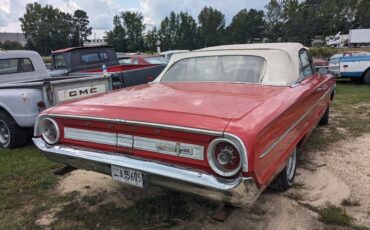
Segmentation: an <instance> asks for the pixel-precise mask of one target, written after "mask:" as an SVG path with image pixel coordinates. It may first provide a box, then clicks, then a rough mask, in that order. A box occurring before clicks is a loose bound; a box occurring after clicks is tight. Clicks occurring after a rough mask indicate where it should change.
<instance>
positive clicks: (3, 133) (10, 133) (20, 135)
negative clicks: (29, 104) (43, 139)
mask: <svg viewBox="0 0 370 230" xmlns="http://www.w3.org/2000/svg"><path fill="white" fill-rule="evenodd" d="M27 141H28V133H27V130H26V129H23V128H21V127H19V126H18V124H17V123H16V122H15V120H14V119H13V118H12V117H11V116H10V115H9V114H8V113H6V112H4V111H0V148H4V149H11V148H15V147H20V146H24V145H25V144H26V143H27Z"/></svg>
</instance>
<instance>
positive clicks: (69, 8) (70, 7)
mask: <svg viewBox="0 0 370 230" xmlns="http://www.w3.org/2000/svg"><path fill="white" fill-rule="evenodd" d="M63 2H64V4H63V5H62V6H61V7H60V10H61V11H64V12H68V13H71V14H72V13H73V12H74V11H75V10H80V9H81V7H80V6H79V5H78V4H77V3H76V2H75V1H73V0H63Z"/></svg>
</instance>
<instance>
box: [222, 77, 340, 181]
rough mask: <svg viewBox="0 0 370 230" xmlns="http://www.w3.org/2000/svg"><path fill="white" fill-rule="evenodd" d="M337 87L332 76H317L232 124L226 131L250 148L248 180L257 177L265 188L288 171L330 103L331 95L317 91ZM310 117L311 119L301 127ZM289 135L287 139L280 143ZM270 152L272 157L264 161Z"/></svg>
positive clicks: (286, 90)
mask: <svg viewBox="0 0 370 230" xmlns="http://www.w3.org/2000/svg"><path fill="white" fill-rule="evenodd" d="M334 84H335V80H334V78H333V77H332V76H330V77H324V76H316V77H315V79H311V80H310V81H306V82H302V84H300V87H284V89H283V90H282V91H281V93H280V94H279V95H275V96H273V97H271V98H269V99H267V100H265V101H261V103H262V104H261V106H259V107H257V108H256V109H255V110H253V111H252V112H250V113H249V114H247V115H246V116H245V117H243V118H242V119H239V120H233V121H231V122H230V123H229V125H228V127H227V128H226V130H225V131H227V132H230V133H234V134H236V135H238V136H239V137H241V138H242V140H243V141H244V142H245V145H246V147H247V151H248V158H249V159H248V168H249V170H248V173H247V176H252V177H254V178H255V179H256V181H257V183H258V184H259V185H260V186H261V187H266V186H267V185H268V184H269V183H270V182H271V181H272V180H273V179H274V177H275V176H276V175H277V174H278V173H279V172H280V171H281V170H282V169H283V168H284V167H285V165H286V161H287V158H288V157H289V154H290V153H291V152H292V150H293V149H294V147H295V146H297V145H298V144H299V142H300V141H301V140H302V139H303V138H304V137H305V136H306V135H308V134H309V133H310V132H311V131H312V129H313V128H314V127H316V125H317V123H318V121H319V120H320V118H321V116H322V115H323V113H324V112H325V109H326V108H327V106H328V104H329V103H330V96H331V93H327V94H326V95H325V97H322V95H323V94H324V93H323V94H322V95H320V94H315V91H316V89H317V88H318V87H322V86H325V87H327V91H329V90H331V91H332V89H333V87H334ZM312 93H314V94H312ZM309 95H314V96H311V97H309ZM319 99H322V100H321V101H320V100H319ZM306 113H308V116H307V117H305V118H304V119H302V120H301V121H300V122H299V123H297V121H299V120H300V118H301V117H302V116H303V115H304V114H306ZM293 125H294V128H291V127H292V126H293ZM289 129H291V130H289ZM288 130H289V132H287V131H288ZM286 132H287V135H285V136H284V137H283V138H282V139H280V138H281V137H282V136H283V135H284V133H286ZM276 141H279V142H278V144H277V145H276V146H273V144H274V143H275V142H276ZM271 147H273V148H271ZM269 148H271V150H270V151H269V153H268V155H266V156H265V157H263V158H260V156H261V154H263V153H264V152H265V151H267V150H268V149H269Z"/></svg>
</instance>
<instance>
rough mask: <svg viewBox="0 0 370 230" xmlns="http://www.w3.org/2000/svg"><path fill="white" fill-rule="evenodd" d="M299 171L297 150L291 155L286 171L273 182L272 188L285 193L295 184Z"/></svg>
mask: <svg viewBox="0 0 370 230" xmlns="http://www.w3.org/2000/svg"><path fill="white" fill-rule="evenodd" d="M296 169H297V148H295V149H294V151H293V153H292V154H291V155H290V157H289V160H288V164H287V166H286V167H285V168H284V170H283V171H282V172H281V173H280V174H279V175H278V176H277V177H276V178H275V179H274V181H272V182H271V184H270V188H271V189H272V190H274V191H278V192H283V191H286V190H287V189H288V188H290V187H291V186H292V184H293V181H294V177H295V173H296Z"/></svg>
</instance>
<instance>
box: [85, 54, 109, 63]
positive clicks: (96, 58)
mask: <svg viewBox="0 0 370 230" xmlns="http://www.w3.org/2000/svg"><path fill="white" fill-rule="evenodd" d="M108 59H109V57H108V53H107V52H94V53H85V54H81V63H82V64H89V63H95V62H104V61H108Z"/></svg>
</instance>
